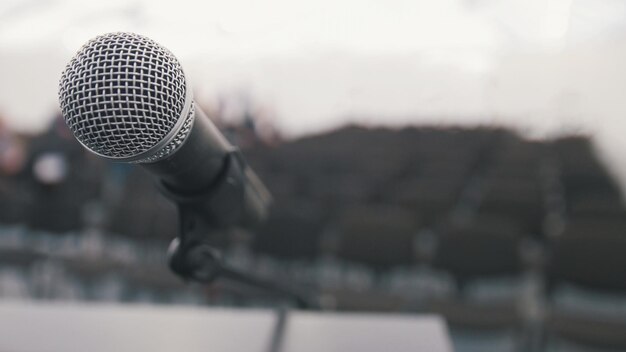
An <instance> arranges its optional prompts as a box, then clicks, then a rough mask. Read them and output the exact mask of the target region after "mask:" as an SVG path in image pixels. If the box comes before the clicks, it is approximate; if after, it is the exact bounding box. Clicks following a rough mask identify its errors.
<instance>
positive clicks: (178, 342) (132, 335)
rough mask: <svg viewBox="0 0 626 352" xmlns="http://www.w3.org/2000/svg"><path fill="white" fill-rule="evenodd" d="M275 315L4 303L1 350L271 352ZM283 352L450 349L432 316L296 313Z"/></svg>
mask: <svg viewBox="0 0 626 352" xmlns="http://www.w3.org/2000/svg"><path fill="white" fill-rule="evenodd" d="M275 323H276V314H275V312H274V311H271V310H251V309H223V308H206V307H180V306H173V307H172V306H149V305H119V304H68V303H55V302H2V301H0V352H73V351H76V352H78V351H80V352H85V351H89V352H100V351H102V352H112V351H116V352H125V351H128V352H131V351H132V352H161V351H163V352H166V351H167V352H171V351H181V352H194V351H209V352H239V351H241V352H254V351H259V352H260V351H263V352H265V351H267V349H268V347H269V345H270V340H271V336H272V332H273V329H274V327H275ZM282 351H284V352H320V351H324V352H334V351H337V352H352V351H354V352H378V351H380V352H404V351H407V352H408V351H428V352H450V351H452V347H451V343H450V341H449V337H448V334H447V329H446V327H445V324H444V323H443V321H442V320H441V319H440V318H439V317H436V316H432V315H391V314H360V313H355V314H346V313H326V312H302V311H291V312H290V313H289V315H288V319H287V324H286V330H285V335H284V339H283V341H282Z"/></svg>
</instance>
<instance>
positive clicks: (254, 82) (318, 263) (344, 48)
mask: <svg viewBox="0 0 626 352" xmlns="http://www.w3.org/2000/svg"><path fill="white" fill-rule="evenodd" d="M112 31H132V32H136V33H139V34H142V35H145V36H148V37H150V38H152V39H154V40H156V41H157V42H159V43H161V44H162V45H164V46H166V47H167V48H169V49H170V50H171V51H172V52H173V53H174V54H175V55H176V56H177V57H178V58H179V59H180V60H181V62H182V64H183V66H184V67H185V70H186V74H187V76H188V77H189V78H190V79H191V80H192V85H193V89H194V94H195V98H196V102H197V103H198V104H199V105H200V106H202V108H203V109H204V110H205V112H207V113H208V115H209V116H210V117H211V118H212V120H213V121H214V122H215V123H216V124H217V125H218V127H219V128H220V129H221V130H222V131H223V132H224V134H225V135H227V137H228V138H229V139H231V141H233V142H234V143H236V144H238V145H239V146H240V147H241V148H242V149H243V151H244V154H245V156H246V157H247V158H248V161H249V162H250V164H251V165H252V166H253V168H254V169H255V171H257V173H258V174H259V175H260V177H261V178H262V180H263V181H264V182H265V183H266V184H267V186H268V187H269V189H270V191H271V192H272V194H273V195H274V197H275V207H274V209H273V212H272V214H271V216H270V219H269V220H268V222H267V223H266V224H265V225H264V226H263V228H261V229H259V230H258V231H255V232H244V231H241V230H233V231H232V232H231V233H229V234H228V239H229V240H228V241H227V243H224V248H225V251H226V257H227V260H228V261H229V262H230V263H231V264H232V265H234V266H237V267H239V268H242V269H245V270H248V271H250V272H253V273H257V274H259V275H268V276H271V277H283V278H285V279H286V280H288V281H289V282H292V283H296V284H300V285H303V286H305V287H307V288H310V289H312V290H314V291H315V292H320V293H321V294H322V295H323V302H324V307H325V309H329V310H338V311H378V312H403V313H436V314H441V315H442V316H443V317H444V318H445V319H446V321H447V323H448V325H449V327H450V329H451V335H452V338H453V342H454V346H455V349H456V351H530V350H536V351H626V333H624V332H625V331H626V209H625V208H624V205H623V196H622V190H623V189H624V187H625V186H626V156H625V155H626V139H624V138H623V137H622V134H623V133H625V132H626V121H625V120H624V118H623V116H624V115H625V114H626V103H625V102H626V2H623V1H620V0H524V1H522V0H506V1H495V0H437V1H434V0H433V1H427V0H419V1H400V0H391V1H384V2H383V1H356V0H346V1H327V0H323V1H320V0H318V1H307V2H293V1H286V0H271V1H241V0H234V1H220V2H217V1H204V2H199V1H198V2H196V1H190V0H180V1H176V2H169V1H164V0H151V1H147V0H136V1H129V0H124V1H121V0H119V1H118V0H109V1H106V2H105V1H93V2H85V1H77V0H65V1H62V0H19V1H17V0H2V1H0V299H1V300H7V301H8V300H20V301H31V300H32V301H36V300H46V301H50V300H52V301H64V302H65V301H83V302H94V303H95V302H103V301H106V302H141V303H148V304H168V305H171V304H179V305H198V306H207V305H208V306H269V305H273V304H276V301H275V299H274V298H272V297H270V296H265V295H263V294H261V293H259V292H255V291H251V290H250V289H248V288H242V287H238V286H232V285H225V284H217V285H214V286H211V287H205V286H195V285H184V284H183V283H182V282H181V281H180V280H179V279H177V278H176V277H174V276H173V275H172V274H171V273H170V272H169V271H168V269H167V267H166V258H165V252H166V248H167V245H168V243H169V241H170V240H171V239H172V238H174V237H175V236H176V235H177V223H176V211H175V209H174V206H173V205H172V204H170V203H169V202H168V201H167V200H165V199H164V198H163V197H162V196H161V195H160V194H159V193H158V192H157V190H156V188H155V187H154V185H153V184H152V183H151V182H150V181H149V176H148V175H147V174H145V173H144V172H143V171H142V170H140V169H139V168H136V167H133V166H130V165H126V164H113V163H108V162H105V161H103V160H101V159H98V158H96V157H94V156H92V155H90V154H89V153H88V152H87V151H85V150H84V149H83V148H82V147H81V146H80V145H79V144H78V143H77V142H76V140H75V139H74V138H73V137H72V136H71V133H70V132H69V130H68V129H67V127H66V126H65V123H64V122H63V119H62V117H61V116H60V111H59V107H58V103H57V92H58V79H59V77H60V74H61V72H62V70H63V69H64V67H65V65H66V64H67V62H68V61H69V59H70V58H71V57H72V55H73V54H74V53H75V52H76V51H77V50H78V49H79V48H80V46H81V45H83V44H84V43H85V42H86V41H87V40H88V39H90V38H92V37H94V36H96V35H99V34H103V33H106V32H112Z"/></svg>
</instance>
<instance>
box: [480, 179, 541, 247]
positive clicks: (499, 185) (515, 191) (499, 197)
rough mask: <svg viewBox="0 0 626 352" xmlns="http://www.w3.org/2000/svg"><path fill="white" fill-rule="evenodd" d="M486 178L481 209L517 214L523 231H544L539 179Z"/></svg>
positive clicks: (509, 215) (512, 215)
mask: <svg viewBox="0 0 626 352" xmlns="http://www.w3.org/2000/svg"><path fill="white" fill-rule="evenodd" d="M487 182H488V183H487V185H486V186H485V188H486V189H485V192H484V195H483V197H482V199H481V200H480V204H479V208H478V212H479V213H488V214H500V215H502V216H507V217H511V218H515V219H516V221H517V222H518V223H519V225H520V226H522V230H523V231H525V232H528V233H534V234H536V235H538V234H539V233H540V232H541V228H542V223H543V213H544V206H543V202H542V198H541V190H540V187H539V185H538V183H537V181H536V180H534V179H527V178H521V177H515V178H508V179H497V178H490V179H489V180H488V181H487Z"/></svg>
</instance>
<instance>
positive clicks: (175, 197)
mask: <svg viewBox="0 0 626 352" xmlns="http://www.w3.org/2000/svg"><path fill="white" fill-rule="evenodd" d="M245 182H246V181H245V164H244V163H243V162H242V159H241V154H240V153H238V151H237V150H234V151H233V152H232V153H229V154H228V157H227V158H226V160H225V167H224V171H223V172H222V174H221V175H220V176H219V177H218V179H217V180H216V181H215V182H214V184H213V185H212V186H211V187H209V189H208V191H207V192H199V193H198V194H193V195H184V194H180V193H178V192H175V191H173V190H172V189H170V188H169V187H167V186H166V185H165V184H159V186H160V187H159V188H160V189H161V192H162V193H164V195H165V196H166V197H168V198H170V199H171V200H172V201H174V202H175V203H176V204H177V205H178V214H179V225H180V236H179V237H177V238H175V239H174V240H173V241H172V243H171V244H170V247H169V249H168V258H169V267H170V269H171V270H172V271H173V272H174V273H175V274H177V275H178V276H180V277H182V278H183V279H185V280H187V281H196V282H200V283H207V284H208V283H212V282H213V281H215V280H216V279H218V278H223V279H227V280H231V281H236V282H239V283H243V284H247V285H250V286H253V287H256V288H260V289H262V290H264V291H267V292H269V293H273V294H276V295H278V296H282V297H284V298H288V299H291V300H293V301H294V302H295V303H296V305H297V306H298V307H299V308H301V309H311V308H315V307H317V302H315V301H314V300H313V299H311V297H309V296H308V295H307V294H305V293H304V292H302V291H301V290H298V289H296V288H294V287H291V286H288V285H286V284H284V283H281V282H278V281H275V280H271V279H267V278H261V277H257V276H255V275H252V274H249V273H246V272H243V271H240V270H238V269H235V268H233V267H230V266H228V265H227V264H226V263H225V262H224V260H223V258H222V255H221V252H220V251H219V250H218V249H217V246H216V245H214V243H212V242H215V240H216V237H217V234H218V233H219V232H223V231H222V230H225V229H227V228H228V227H232V226H233V225H234V224H236V223H237V221H238V220H239V218H240V216H239V215H238V214H240V213H241V212H242V209H241V208H242V206H241V203H242V202H241V201H238V200H241V199H242V197H243V189H244V187H245V186H246V185H245V184H244V183H245Z"/></svg>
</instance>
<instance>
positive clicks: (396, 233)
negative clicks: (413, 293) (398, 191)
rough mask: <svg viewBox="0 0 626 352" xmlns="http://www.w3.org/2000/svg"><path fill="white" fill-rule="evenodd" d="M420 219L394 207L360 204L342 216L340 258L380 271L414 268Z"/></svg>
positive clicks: (405, 209) (348, 208)
mask: <svg viewBox="0 0 626 352" xmlns="http://www.w3.org/2000/svg"><path fill="white" fill-rule="evenodd" d="M419 224H420V222H419V217H418V215H417V214H416V213H414V212H412V211H411V210H409V209H407V208H405V207H402V206H397V205H392V204H359V205H352V206H349V207H346V209H345V210H344V211H343V213H342V214H341V215H340V220H339V233H340V248H339V253H338V254H339V256H340V257H341V258H343V259H344V260H347V261H353V262H358V263H363V264H367V265H370V266H372V267H374V268H377V269H388V268H390V267H394V266H402V265H405V266H406V265H411V264H413V261H414V253H413V252H414V251H413V241H414V238H415V234H416V233H417V230H418V229H419Z"/></svg>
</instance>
